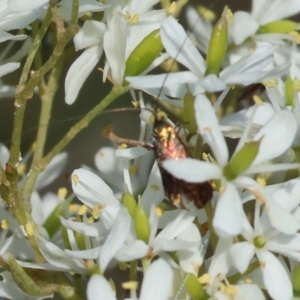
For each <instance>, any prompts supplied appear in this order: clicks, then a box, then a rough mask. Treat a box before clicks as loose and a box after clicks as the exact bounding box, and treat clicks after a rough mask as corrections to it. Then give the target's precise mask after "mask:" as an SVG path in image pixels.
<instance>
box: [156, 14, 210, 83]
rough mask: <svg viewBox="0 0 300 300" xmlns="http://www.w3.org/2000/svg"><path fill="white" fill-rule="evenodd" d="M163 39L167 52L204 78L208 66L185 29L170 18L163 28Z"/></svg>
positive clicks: (165, 21)
mask: <svg viewBox="0 0 300 300" xmlns="http://www.w3.org/2000/svg"><path fill="white" fill-rule="evenodd" d="M161 39H162V43H163V44H164V46H165V48H166V50H167V52H168V53H169V54H170V55H171V56H172V57H173V58H175V59H176V60H178V61H179V62H180V63H182V64H183V65H184V66H186V67H187V68H188V69H189V70H191V71H192V72H193V73H195V74H196V75H197V76H198V77H199V78H202V77H203V76H204V75H203V74H204V72H205V68H206V64H205V61H204V59H203V57H202V56H201V54H200V53H199V51H198V50H197V48H196V47H195V45H194V44H193V43H192V41H191V40H190V39H189V38H188V36H187V34H186V32H185V30H184V29H183V27H182V26H181V25H180V24H179V23H178V22H177V21H176V20H175V19H174V17H172V16H170V17H168V18H167V19H166V20H164V22H163V23H162V26H161Z"/></svg>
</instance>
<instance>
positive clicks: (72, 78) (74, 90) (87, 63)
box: [65, 43, 103, 104]
mask: <svg viewBox="0 0 300 300" xmlns="http://www.w3.org/2000/svg"><path fill="white" fill-rule="evenodd" d="M102 51H103V47H102V44H101V43H99V44H97V45H95V46H92V47H90V48H88V49H86V50H85V51H84V52H83V53H82V54H81V55H80V56H79V57H78V58H77V59H76V60H75V61H74V62H73V64H72V66H71V67H70V69H69V71H68V74H67V76H66V81H65V92H66V96H65V101H66V103H67V104H73V103H74V101H75V100H76V98H77V96H78V93H79V91H80V89H81V87H82V85H83V83H84V82H85V81H86V79H87V77H88V76H89V75H90V73H91V72H92V70H93V69H94V68H95V66H96V64H97V63H98V61H99V59H100V57H101V55H102Z"/></svg>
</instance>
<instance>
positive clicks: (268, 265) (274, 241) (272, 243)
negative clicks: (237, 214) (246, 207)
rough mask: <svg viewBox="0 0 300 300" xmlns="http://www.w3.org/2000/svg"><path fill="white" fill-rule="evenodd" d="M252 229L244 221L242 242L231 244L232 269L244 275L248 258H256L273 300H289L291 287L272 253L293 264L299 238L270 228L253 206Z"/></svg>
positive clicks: (246, 221) (262, 215) (258, 209)
mask: <svg viewBox="0 0 300 300" xmlns="http://www.w3.org/2000/svg"><path fill="white" fill-rule="evenodd" d="M254 216H255V217H254V225H253V228H252V226H251V225H250V223H249V221H248V220H247V218H244V222H243V229H242V233H241V234H242V236H243V237H244V239H245V240H246V241H244V242H239V243H235V244H234V245H233V246H232V247H231V249H230V256H231V261H232V264H233V266H234V267H235V268H236V269H237V270H238V271H239V272H240V273H244V272H245V270H246V269H247V267H248V265H249V263H250V260H251V258H252V257H253V255H254V254H256V256H257V258H258V260H259V261H260V265H261V271H262V274H263V281H264V284H265V286H266V288H267V290H268V292H269V294H270V296H271V297H272V298H273V299H275V300H276V299H278V300H279V299H280V300H281V299H291V298H292V295H293V289H292V283H291V280H290V278H289V276H288V274H287V271H286V270H285V268H284V267H283V265H282V263H281V262H280V261H279V260H278V258H277V257H276V256H275V255H274V254H273V253H272V252H274V253H280V254H283V255H284V256H288V257H290V258H292V259H295V260H297V261H299V260H300V255H299V252H298V249H299V246H300V235H299V234H290V235H286V234H283V233H280V232H279V231H276V230H274V229H273V228H272V226H271V224H270V220H269V218H268V214H267V213H266V212H265V210H264V211H263V212H262V213H261V215H260V206H259V204H258V203H256V204H255V214H254Z"/></svg>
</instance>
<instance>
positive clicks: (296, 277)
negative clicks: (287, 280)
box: [292, 265, 300, 293]
mask: <svg viewBox="0 0 300 300" xmlns="http://www.w3.org/2000/svg"><path fill="white" fill-rule="evenodd" d="M292 283H293V289H294V290H295V291H296V292H298V293H299V292H300V266H299V265H296V266H295V267H294V269H293V271H292Z"/></svg>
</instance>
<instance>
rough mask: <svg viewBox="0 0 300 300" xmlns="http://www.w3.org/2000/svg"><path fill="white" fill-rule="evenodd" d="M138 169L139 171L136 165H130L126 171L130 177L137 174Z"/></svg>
mask: <svg viewBox="0 0 300 300" xmlns="http://www.w3.org/2000/svg"><path fill="white" fill-rule="evenodd" d="M138 169H139V167H138V165H137V164H135V165H132V166H131V167H130V168H129V170H128V171H129V174H130V175H135V174H136V173H137V171H138Z"/></svg>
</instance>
